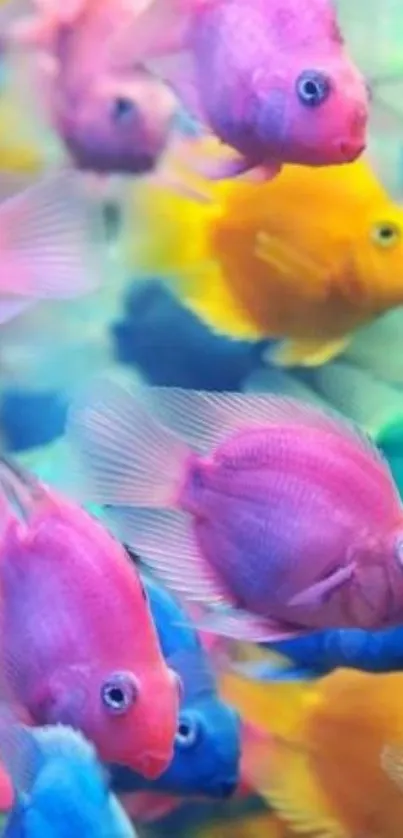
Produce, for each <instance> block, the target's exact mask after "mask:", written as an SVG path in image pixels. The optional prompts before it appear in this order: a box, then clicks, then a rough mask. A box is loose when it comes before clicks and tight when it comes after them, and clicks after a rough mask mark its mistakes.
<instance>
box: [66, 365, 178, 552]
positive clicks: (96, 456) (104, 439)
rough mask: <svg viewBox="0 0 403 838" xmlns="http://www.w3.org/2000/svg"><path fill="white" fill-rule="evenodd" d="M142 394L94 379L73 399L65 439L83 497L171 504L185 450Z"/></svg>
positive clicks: (120, 502) (108, 501)
mask: <svg viewBox="0 0 403 838" xmlns="http://www.w3.org/2000/svg"><path fill="white" fill-rule="evenodd" d="M146 393H147V390H146V389H144V390H142V389H141V388H139V389H138V391H137V393H136V392H135V391H134V392H130V391H129V390H128V389H126V388H125V387H123V386H122V385H121V384H119V383H118V382H115V381H113V380H108V379H106V378H97V379H95V381H94V382H93V383H92V384H91V386H90V387H89V389H88V390H86V392H85V393H84V395H83V397H82V398H81V399H79V398H78V399H77V400H76V402H75V403H73V405H72V407H71V409H70V412H69V416H68V422H67V439H68V441H69V444H70V446H71V448H72V450H73V452H75V453H76V455H77V458H78V475H77V491H78V492H80V491H81V489H80V483H81V485H82V489H83V492H84V495H83V497H84V498H86V499H87V500H91V501H92V502H93V503H100V504H111V505H123V506H125V505H131V504H134V505H138V506H161V507H162V506H170V505H174V503H175V494H176V492H177V490H178V488H179V486H180V484H181V482H182V480H183V479H184V477H185V475H186V463H187V459H188V456H189V449H188V448H187V446H186V445H185V444H184V443H183V442H181V441H180V440H179V439H177V438H176V436H175V434H173V433H171V432H170V431H169V430H166V429H165V428H164V427H162V426H161V425H160V424H159V423H158V421H155V420H154V419H153V417H152V413H151V412H150V411H148V410H147V404H142V399H145V396H146ZM80 473H81V474H80ZM87 493H88V494H87ZM133 546H135V544H133Z"/></svg>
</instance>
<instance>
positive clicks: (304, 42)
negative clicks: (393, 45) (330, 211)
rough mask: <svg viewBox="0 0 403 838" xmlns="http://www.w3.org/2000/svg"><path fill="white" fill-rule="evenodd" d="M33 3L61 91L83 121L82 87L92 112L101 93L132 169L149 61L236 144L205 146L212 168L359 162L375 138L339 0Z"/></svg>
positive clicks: (112, 135) (114, 138)
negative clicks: (218, 149)
mask: <svg viewBox="0 0 403 838" xmlns="http://www.w3.org/2000/svg"><path fill="white" fill-rule="evenodd" d="M33 5H34V8H35V10H36V13H37V14H36V18H35V17H33V18H32V20H31V22H30V21H27V22H26V23H25V22H24V21H23V20H22V21H21V23H20V24H19V33H20V35H21V36H23V37H24V38H25V40H26V41H30V42H31V43H33V44H36V45H38V44H39V45H40V44H41V43H42V45H43V44H47V46H46V49H47V50H48V51H50V53H51V54H52V55H53V56H54V57H55V58H56V61H57V62H58V63H59V66H60V67H62V70H63V76H64V82H63V84H64V89H65V90H66V89H67V88H66V87H65V83H66V81H68V86H69V91H70V94H69V95H70V98H68V97H66V93H63V94H61V92H60V91H61V90H62V87H60V86H59V92H58V96H59V97H60V96H61V95H63V96H64V98H65V102H66V103H67V107H68V108H69V110H70V115H71V119H74V115H75V108H74V105H73V98H74V97H73V96H72V91H74V95H75V97H76V99H77V102H78V104H77V108H78V107H80V108H81V109H82V113H83V114H84V115H85V113H86V111H87V109H88V112H90V110H91V108H92V107H93V103H92V102H91V101H90V98H91V96H95V100H96V101H95V106H96V108H97V109H98V110H97V118H98V120H103V123H104V138H103V143H104V144H105V143H106V142H108V143H109V144H112V145H113V144H115V145H116V147H122V146H124V150H125V154H126V158H127V162H126V166H125V167H126V170H127V171H129V165H132V166H133V163H130V164H129V160H130V145H129V138H131V141H132V146H131V154H132V155H133V153H134V152H133V149H134V147H135V142H136V136H137V134H136V132H138V131H139V124H140V122H141V119H142V112H141V108H140V107H139V103H138V101H137V97H138V86H137V88H136V86H135V87H134V89H133V92H130V85H129V79H130V75H131V73H132V71H133V70H134V71H135V72H137V71H138V68H139V66H142V65H143V64H147V65H148V67H149V68H150V69H152V70H153V71H155V73H156V74H157V75H160V77H161V78H162V79H164V80H165V81H166V82H168V83H169V85H172V87H173V89H175V90H176V92H177V94H178V95H179V97H180V98H181V99H182V101H183V103H184V105H185V106H186V107H187V108H188V110H189V111H190V112H191V114H192V115H193V116H194V117H195V118H197V119H198V120H199V121H200V122H201V124H203V125H204V126H205V127H206V129H207V130H209V131H212V132H213V133H214V134H215V135H216V136H217V137H218V139H219V140H220V141H221V142H222V143H224V144H226V145H227V146H228V147H230V148H232V149H233V151H234V152H236V154H233V155H230V156H229V155H228V153H226V154H225V156H223V155H221V154H218V155H217V158H216V159H215V160H211V159H209V160H200V159H197V154H196V155H194V159H193V161H192V163H193V165H194V167H195V168H198V169H199V170H200V171H201V172H202V173H203V174H206V175H208V176H209V177H211V178H224V177H231V176H236V175H239V174H242V173H245V172H250V174H249V175H248V176H249V177H252V178H257V179H262V178H263V179H266V178H269V177H273V176H274V175H275V174H276V173H277V172H278V171H279V170H280V168H281V166H282V164H283V163H298V164H305V165H309V166H323V165H331V164H341V163H349V162H351V161H353V160H355V159H356V157H358V156H359V154H361V152H362V151H363V149H364V148H365V145H366V128H367V118H368V91H367V86H366V84H365V80H364V78H363V77H362V75H361V74H360V72H359V71H358V69H357V68H356V67H355V65H354V64H353V62H352V61H351V59H350V58H349V56H348V54H347V52H346V50H345V46H344V43H343V38H342V36H341V33H340V30H339V27H338V24H337V19H336V13H335V10H334V6H333V3H332V0H309V3H302V2H301V0H99V2H95V0H70V2H68V3H67V4H66V7H64V4H60V2H59V0H46V2H42V0H34V4H33ZM136 68H137V70H136ZM140 72H141V71H140ZM89 79H91V84H90V85H89V83H88V82H89ZM99 90H101V91H102V94H101V93H100V92H99ZM92 91H95V92H94V93H93V92H92ZM102 96H103V97H104V100H103V103H104V109H103V110H102V107H101V105H102ZM100 97H101V98H100ZM159 97H160V106H159V111H155V113H156V115H157V116H158V120H157V122H158V127H159V131H160V137H163V138H164V140H165V138H166V136H167V134H168V133H169V131H170V130H172V122H171V121H170V117H171V116H172V113H171V109H172V101H171V100H170V98H169V91H168V89H166V90H165V91H163V90H162V89H160V91H159ZM122 98H123V99H124V100H125V102H126V105H125V106H124V107H123V108H121V107H120V106H119V105H118V102H119V101H120V100H121V99H122ZM80 100H81V102H80ZM130 103H131V105H130ZM143 113H144V106H143ZM77 119H79V117H78V116H77ZM92 119H94V117H92ZM108 123H109V124H108ZM94 124H95V123H94ZM107 129H108V130H107ZM81 130H82V129H81ZM154 130H155V126H154ZM101 137H102V132H101ZM125 143H126V144H125ZM227 151H228V149H227ZM191 156H192V155H190V157H191ZM122 165H123V164H122ZM252 170H253V171H252ZM136 171H137V169H136Z"/></svg>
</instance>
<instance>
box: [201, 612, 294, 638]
mask: <svg viewBox="0 0 403 838" xmlns="http://www.w3.org/2000/svg"><path fill="white" fill-rule="evenodd" d="M194 624H195V626H196V628H197V629H199V631H206V632H212V633H213V634H218V635H221V636H222V637H228V638H232V639H234V640H244V641H248V642H250V643H270V642H274V641H276V640H288V639H290V638H291V637H298V636H299V635H300V634H302V633H303V632H301V631H298V630H297V629H295V630H294V629H292V628H288V627H287V626H286V625H282V624H281V623H276V622H275V621H274V620H268V619H267V620H266V619H264V618H263V617H262V618H259V617H256V616H255V615H254V614H249V613H248V612H245V611H241V610H240V609H236V608H228V607H225V608H223V609H222V610H221V611H220V610H219V609H217V610H214V611H211V612H209V613H207V614H206V615H205V616H204V617H200V618H198V619H197V620H195V621H194Z"/></svg>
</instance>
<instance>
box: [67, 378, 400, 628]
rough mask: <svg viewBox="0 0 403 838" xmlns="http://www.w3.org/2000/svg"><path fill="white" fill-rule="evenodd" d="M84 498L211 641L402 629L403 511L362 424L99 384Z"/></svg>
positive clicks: (88, 403)
mask: <svg viewBox="0 0 403 838" xmlns="http://www.w3.org/2000/svg"><path fill="white" fill-rule="evenodd" d="M69 439H70V441H71V443H72V445H73V447H74V448H75V450H76V451H77V453H78V455H79V459H80V467H81V469H82V473H83V474H84V475H85V485H84V487H83V491H84V493H86V496H87V499H91V500H93V501H95V502H97V503H104V504H108V505H111V507H112V508H111V509H108V513H109V514H110V515H111V520H112V521H113V522H114V523H115V526H116V527H117V532H118V534H119V535H120V536H121V537H122V538H123V539H124V540H125V542H126V543H128V544H130V545H131V546H132V547H133V549H135V550H136V552H137V553H139V554H140V555H141V556H142V557H143V558H144V560H145V561H146V562H148V563H149V565H150V566H151V568H153V569H154V571H155V572H157V573H158V574H159V575H160V577H161V578H162V579H163V580H164V581H165V583H166V584H168V585H169V586H170V587H171V588H172V589H174V590H175V591H176V592H177V593H178V594H180V595H182V596H184V597H185V598H188V599H189V600H194V601H197V602H199V603H202V604H203V605H204V606H205V607H206V608H207V609H209V611H210V614H207V615H206V619H205V620H204V619H203V620H202V621H201V623H200V626H201V627H204V628H207V629H209V630H212V631H215V632H216V633H219V634H220V633H221V634H227V635H229V636H235V637H238V638H240V639H242V638H244V639H250V640H273V639H275V638H277V639H279V638H281V637H284V638H285V637H287V636H290V635H292V634H298V633H301V632H302V631H307V630H312V629H316V628H325V627H329V628H330V627H334V626H339V627H343V626H355V627H361V628H373V629H375V628H381V627H382V626H388V625H393V624H397V623H401V622H402V621H403V509H402V505H401V502H400V499H399V496H398V493H397V490H396V488H395V486H394V483H393V480H392V477H391V474H390V472H389V468H388V466H387V464H386V462H385V461H384V460H383V458H382V456H381V455H380V453H379V452H378V451H377V450H376V448H375V447H374V446H373V444H372V443H371V442H370V441H369V440H368V438H367V437H366V436H365V435H364V434H362V433H361V432H360V431H359V430H358V429H356V428H355V427H354V426H352V425H350V424H348V423H347V421H346V420H343V419H340V418H339V417H338V416H336V415H333V414H329V415H328V414H327V413H322V412H320V411H319V410H317V409H316V408H313V407H312V406H311V405H305V404H303V403H299V402H298V401H293V400H287V399H282V398H277V397H266V396H264V395H253V396H252V395H251V396H249V395H248V396H245V395H242V394H229V393H228V394H227V393H221V394H211V393H204V392H195V391H189V390H179V389H175V388H172V389H168V388H152V389H150V390H146V391H142V390H140V391H138V392H137V393H135V394H132V393H130V392H129V391H128V390H126V389H124V388H122V387H121V386H120V385H118V384H116V383H114V382H111V381H109V382H108V381H105V380H102V381H101V382H100V383H99V384H98V383H97V382H95V383H94V385H93V389H92V390H90V392H89V394H88V395H87V398H86V400H85V402H84V403H77V405H76V406H75V407H73V408H72V411H71V414H70V420H69Z"/></svg>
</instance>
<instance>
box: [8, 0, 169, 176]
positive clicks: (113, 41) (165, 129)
mask: <svg viewBox="0 0 403 838" xmlns="http://www.w3.org/2000/svg"><path fill="white" fill-rule="evenodd" d="M52 5H53V4H49V5H46V6H45V5H43V4H41V3H37V4H34V14H33V15H32V16H31V17H25V16H24V15H21V16H20V17H19V18H17V20H14V21H13V22H12V24H11V25H10V26H9V30H8V32H9V34H8V39H9V43H10V45H11V50H10V56H12V55H13V53H12V49H13V47H14V48H15V47H16V46H18V48H19V49H20V48H21V46H23V47H27V46H29V47H31V48H32V47H34V50H33V52H32V53H31V56H30V57H29V59H28V60H26V59H25V65H26V66H25V68H24V69H23V72H22V73H21V72H20V68H19V65H18V61H19V62H21V58H20V55H21V53H18V52H17V56H16V57H17V65H16V69H18V71H19V73H18V75H19V89H20V93H24V88H25V94H24V97H25V99H27V98H28V96H27V93H28V91H27V90H26V86H27V81H28V78H29V84H30V92H31V97H32V92H33V90H34V91H35V90H36V96H35V98H36V102H37V104H38V107H37V110H38V112H39V113H40V114H41V115H42V117H43V118H44V119H45V120H47V121H49V122H50V124H51V125H52V126H53V128H54V129H55V130H56V132H57V134H58V135H59V136H60V137H61V139H62V140H63V143H64V145H65V147H66V148H67V151H68V152H69V153H70V155H71V157H72V159H73V161H74V162H75V164H76V166H77V167H78V168H79V169H81V170H84V171H90V172H95V173H98V174H100V175H109V174H123V175H127V174H131V175H140V174H145V173H148V172H150V171H152V170H153V169H154V167H155V166H156V165H157V163H158V161H159V158H160V156H161V155H162V153H163V151H164V150H165V147H166V145H167V143H168V139H169V137H170V132H171V128H172V125H173V124H174V123H175V122H176V119H177V116H178V114H177V111H178V107H177V99H176V97H175V96H174V94H173V92H172V91H171V90H170V89H169V88H168V87H167V85H166V84H164V83H163V82H161V81H160V80H159V79H157V78H156V77H155V76H154V75H153V74H152V73H151V72H149V71H148V70H147V69H146V68H145V67H144V66H140V65H139V64H136V62H135V61H133V58H132V56H130V55H127V60H126V61H125V60H124V58H123V56H124V52H122V49H120V38H121V36H122V32H123V33H125V32H126V31H127V29H128V28H130V23H131V22H132V20H133V16H134V14H135V4H134V3H132V2H122V3H119V4H116V3H115V2H111V0H102V2H99V3H93V2H89V3H79V4H78V3H77V4H74V8H73V6H70V7H69V10H68V12H67V10H60V9H57V8H56V7H55V8H52ZM56 5H57V4H56ZM95 55H96V58H95ZM14 63H15V62H14ZM11 66H13V65H11ZM24 71H25V76H26V78H25V79H24ZM28 95H29V93H28ZM34 116H35V115H34ZM36 121H38V120H36Z"/></svg>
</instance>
